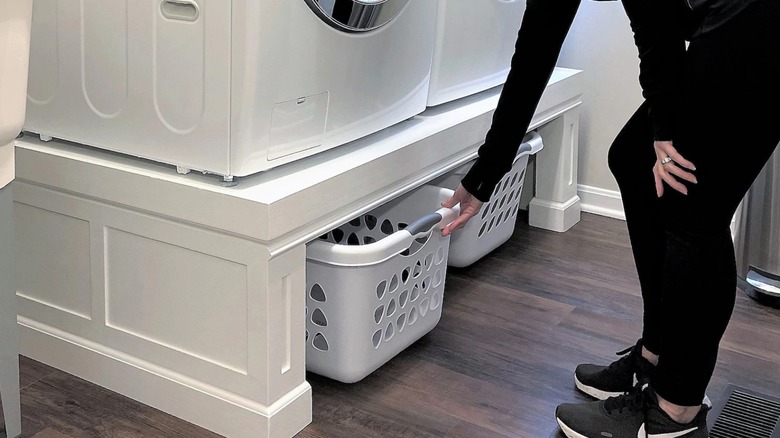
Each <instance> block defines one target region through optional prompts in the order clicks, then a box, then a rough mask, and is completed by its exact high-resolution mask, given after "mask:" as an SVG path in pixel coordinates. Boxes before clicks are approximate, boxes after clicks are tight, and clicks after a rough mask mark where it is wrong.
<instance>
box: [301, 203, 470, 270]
mask: <svg viewBox="0 0 780 438" xmlns="http://www.w3.org/2000/svg"><path fill="white" fill-rule="evenodd" d="M459 214H460V208H459V206H457V205H456V206H455V207H453V208H440V209H438V210H437V211H436V212H435V213H430V214H427V215H425V216H423V217H421V218H420V219H417V220H415V221H414V222H412V223H411V224H410V225H408V226H407V227H406V228H404V229H403V230H399V231H396V232H395V233H393V234H391V235H389V236H385V238H383V239H380V240H378V241H376V242H373V243H369V244H366V245H338V244H333V243H330V242H324V241H321V240H314V241H312V242H309V243H308V244H307V247H306V258H307V259H309V260H314V261H319V262H324V263H327V264H330V265H337V266H367V265H373V264H377V263H381V262H383V261H385V260H387V259H389V258H391V257H393V256H395V255H397V254H399V253H401V252H403V251H404V250H407V249H409V248H410V247H411V246H412V244H413V243H414V240H415V239H419V238H422V237H426V236H428V235H430V234H431V233H433V232H434V230H436V229H441V228H444V227H445V226H446V225H447V224H449V223H451V222H452V221H454V220H455V219H457V218H458V215H459Z"/></svg>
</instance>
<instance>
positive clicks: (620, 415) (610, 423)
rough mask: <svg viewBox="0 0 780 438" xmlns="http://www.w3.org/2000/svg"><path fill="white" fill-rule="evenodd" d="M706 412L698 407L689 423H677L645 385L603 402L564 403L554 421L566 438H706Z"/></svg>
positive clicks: (704, 406)
mask: <svg viewBox="0 0 780 438" xmlns="http://www.w3.org/2000/svg"><path fill="white" fill-rule="evenodd" d="M707 411H709V407H708V406H707V405H702V406H701V410H700V411H699V413H698V414H696V417H695V418H694V419H693V421H691V422H690V423H688V424H680V423H678V422H676V421H674V420H672V419H671V418H670V417H669V415H667V414H666V412H664V411H663V410H662V409H661V408H660V407H659V406H658V398H657V396H656V395H655V392H654V391H653V390H652V389H651V388H650V386H649V385H647V384H645V385H637V386H636V388H635V389H634V390H633V391H632V392H629V393H626V394H623V395H620V396H617V397H610V398H608V399H606V400H599V401H592V402H586V403H564V404H562V405H560V406H558V408H557V409H556V410H555V418H556V420H557V421H558V425H559V426H560V427H561V431H563V433H564V434H565V435H566V436H567V437H569V438H603V437H611V438H707V437H708V435H709V434H708V432H707Z"/></svg>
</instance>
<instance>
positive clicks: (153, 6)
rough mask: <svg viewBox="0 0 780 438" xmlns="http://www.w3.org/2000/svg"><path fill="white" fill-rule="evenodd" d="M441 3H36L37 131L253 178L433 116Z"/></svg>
mask: <svg viewBox="0 0 780 438" xmlns="http://www.w3.org/2000/svg"><path fill="white" fill-rule="evenodd" d="M435 19H436V3H435V2H434V1H432V0H414V1H412V0H371V1H369V0H81V1H74V0H35V4H34V11H33V28H32V33H33V35H32V47H31V60H30V62H31V65H30V70H31V72H30V76H29V91H28V112H27V121H26V124H25V129H26V130H27V131H30V132H34V133H38V134H41V137H42V138H43V139H44V140H46V139H48V138H50V137H55V138H60V139H64V140H69V141H73V142H76V143H81V144H86V145H89V146H94V147H98V148H104V149H109V150H113V151H117V152H121V153H125V154H130V155H134V156H138V157H142V158H147V159H151V160H155V161H158V162H163V163H168V164H172V165H175V166H178V167H179V171H180V172H186V171H189V170H199V171H203V172H208V173H214V174H218V175H223V176H225V177H226V179H228V180H230V179H232V177H233V176H246V175H249V174H253V173H256V172H259V171H263V170H267V169H270V168H272V167H275V166H278V165H281V164H284V163H287V162H290V161H293V160H297V159H300V158H303V157H306V156H309V155H312V154H315V153H317V152H320V151H324V150H326V149H330V148H333V147H335V146H338V145H342V144H344V143H347V142H349V141H352V140H355V139H357V138H360V137H363V136H366V135H368V134H371V133H374V132H376V131H379V130H381V129H384V128H386V127H388V126H390V125H393V124H395V123H398V122H400V121H402V120H405V119H408V118H410V117H412V116H414V115H416V114H418V113H420V112H422V111H423V110H424V109H425V107H426V100H427V91H428V84H429V79H430V63H431V56H432V52H433V41H434V31H435V29H434V26H433V24H432V23H433V22H434V21H435Z"/></svg>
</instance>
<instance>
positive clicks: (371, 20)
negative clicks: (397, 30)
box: [304, 0, 419, 32]
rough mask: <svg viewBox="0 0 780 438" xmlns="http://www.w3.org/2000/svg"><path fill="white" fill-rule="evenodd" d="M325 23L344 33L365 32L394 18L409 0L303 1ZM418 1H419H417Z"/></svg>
mask: <svg viewBox="0 0 780 438" xmlns="http://www.w3.org/2000/svg"><path fill="white" fill-rule="evenodd" d="M304 1H305V2H306V4H308V5H309V7H311V9H312V10H313V11H314V12H315V13H316V14H317V15H319V16H320V18H322V19H323V20H325V22H326V23H328V24H329V25H331V26H333V27H335V28H336V29H339V30H342V31H346V32H367V31H370V30H374V29H376V28H379V27H382V26H384V25H385V24H387V23H389V22H390V21H391V20H392V19H393V18H395V17H396V16H397V15H398V14H399V13H401V10H402V9H403V8H404V6H406V5H407V4H408V3H409V1H410V0H304ZM418 1H419V0H418Z"/></svg>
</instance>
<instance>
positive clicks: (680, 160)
mask: <svg viewBox="0 0 780 438" xmlns="http://www.w3.org/2000/svg"><path fill="white" fill-rule="evenodd" d="M665 152H666V155H668V156H669V157H671V159H672V163H675V164H678V165H680V166H682V167H684V168H686V169H690V170H696V166H694V165H693V163H691V162H690V161H688V160H686V159H685V158H684V157H683V156H682V155H680V153H679V152H677V149H675V148H674V146H669V147H668V150H666V151H665ZM672 163H669V164H672Z"/></svg>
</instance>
